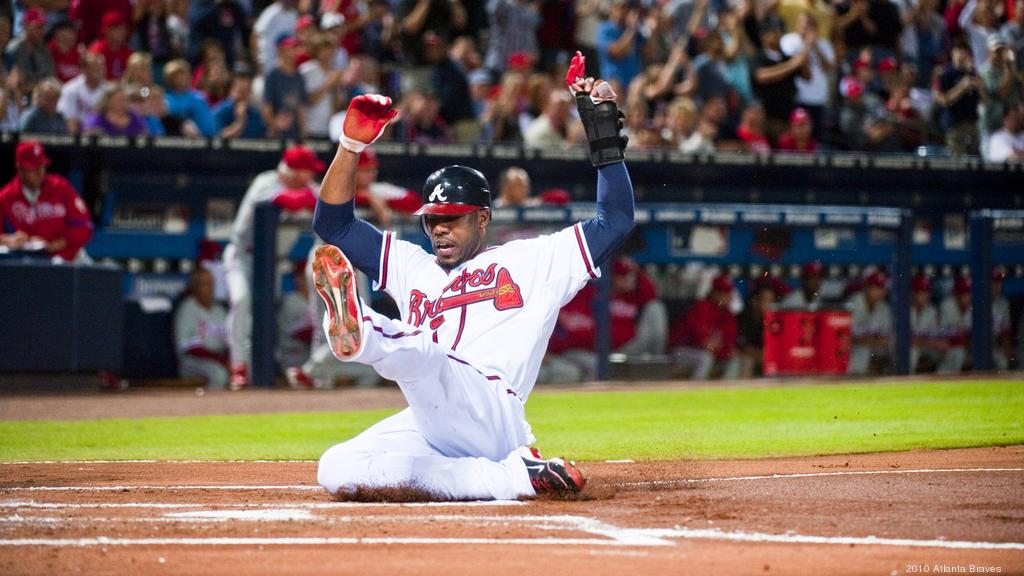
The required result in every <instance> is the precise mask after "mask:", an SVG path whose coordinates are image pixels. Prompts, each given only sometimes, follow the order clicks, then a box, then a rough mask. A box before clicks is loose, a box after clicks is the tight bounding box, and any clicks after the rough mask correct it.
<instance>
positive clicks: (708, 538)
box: [0, 446, 1024, 576]
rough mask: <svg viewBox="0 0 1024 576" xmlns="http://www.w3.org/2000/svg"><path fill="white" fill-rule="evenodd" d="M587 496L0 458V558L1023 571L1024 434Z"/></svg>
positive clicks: (9, 570) (95, 567)
mask: <svg viewBox="0 0 1024 576" xmlns="http://www.w3.org/2000/svg"><path fill="white" fill-rule="evenodd" d="M583 467H584V469H585V470H586V472H587V474H588V475H589V477H590V478H591V485H590V487H589V488H588V491H589V494H588V496H587V498H584V499H581V500H579V501H551V500H534V501H512V502H439V503H409V504H389V503H360V502H336V501H334V500H333V499H332V498H331V497H330V496H329V495H328V494H327V493H326V492H324V491H323V490H322V489H320V488H319V487H317V486H315V485H314V478H315V470H316V463H315V462H197V461H188V462H48V463H0V573H2V574H42V573H47V574H51V573H70V572H81V573H90V574H92V573H104V574H136V573H146V574H165V573H166V574H170V573H178V574H181V573H186V574H225V573H237V574H243V573H244V574H303V573H313V572H319V573H323V572H325V571H328V572H330V573H351V574H370V573H374V574H423V573H441V572H444V573H453V572H455V571H457V570H468V571H471V572H475V573H478V572H482V571H486V572H487V573H488V575H489V576H502V575H505V574H509V575H513V574H514V575H516V576H520V575H521V574H523V573H524V572H536V571H543V572H549V571H551V570H556V571H558V572H567V571H568V572H571V573H575V574H586V575H587V576H590V575H592V574H617V575H618V574H623V573H624V572H625V571H628V573H630V574H654V575H659V574H679V573H692V574H766V573H767V574H772V573H775V574H883V575H890V574H920V573H1000V574H1024V447H1021V446H1013V447H1001V448H978V449H968V450H948V451H928V452H904V453H893V454H874V455H850V456H821V457H809V458H796V459H767V460H749V461H696V462H695V461H689V462H686V461H675V462H629V461H620V462H590V463H584V464H583Z"/></svg>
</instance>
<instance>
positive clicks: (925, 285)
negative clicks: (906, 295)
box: [910, 274, 932, 292]
mask: <svg viewBox="0 0 1024 576" xmlns="http://www.w3.org/2000/svg"><path fill="white" fill-rule="evenodd" d="M910 289H911V290H913V291H914V292H931V291H932V282H931V280H929V279H928V277H927V276H925V275H924V274H918V275H917V276H914V279H913V280H911V281H910Z"/></svg>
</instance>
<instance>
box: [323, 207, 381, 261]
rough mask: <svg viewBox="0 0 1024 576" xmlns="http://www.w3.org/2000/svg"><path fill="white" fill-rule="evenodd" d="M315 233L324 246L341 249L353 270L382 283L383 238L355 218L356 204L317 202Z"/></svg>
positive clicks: (379, 233)
mask: <svg viewBox="0 0 1024 576" xmlns="http://www.w3.org/2000/svg"><path fill="white" fill-rule="evenodd" d="M313 230H314V231H316V233H317V236H320V238H321V239H322V240H323V241H324V242H326V243H328V244H334V245H335V246H337V247H338V248H341V251H342V252H344V253H345V256H346V257H347V258H348V259H349V260H350V261H351V262H352V265H353V266H355V267H356V268H358V269H359V270H361V271H362V272H363V273H364V274H366V275H367V276H369V277H370V278H371V279H372V280H375V281H379V276H380V246H381V242H382V241H383V240H384V234H383V233H381V231H380V230H378V229H377V228H376V227H374V226H373V225H372V224H370V223H369V222H367V221H366V220H361V219H358V218H356V215H355V201H349V202H346V203H344V204H328V203H327V202H323V201H321V200H320V199H317V201H316V211H315V212H314V213H313Z"/></svg>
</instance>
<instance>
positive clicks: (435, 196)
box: [427, 184, 448, 202]
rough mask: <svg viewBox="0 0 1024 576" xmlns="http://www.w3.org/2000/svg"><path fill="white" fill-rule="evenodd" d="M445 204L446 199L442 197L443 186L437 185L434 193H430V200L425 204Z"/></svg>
mask: <svg viewBox="0 0 1024 576" xmlns="http://www.w3.org/2000/svg"><path fill="white" fill-rule="evenodd" d="M438 201H440V202H447V201H448V197H447V196H445V195H444V184H438V185H437V186H434V191H433V192H431V193H430V198H428V199H427V202H438Z"/></svg>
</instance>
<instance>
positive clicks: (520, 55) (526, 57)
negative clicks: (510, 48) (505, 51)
mask: <svg viewBox="0 0 1024 576" xmlns="http://www.w3.org/2000/svg"><path fill="white" fill-rule="evenodd" d="M532 66H533V56H531V55H530V53H529V52H515V53H513V54H512V55H511V56H509V57H508V63H507V65H506V67H507V68H509V69H510V70H525V69H527V68H530V67H532Z"/></svg>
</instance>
